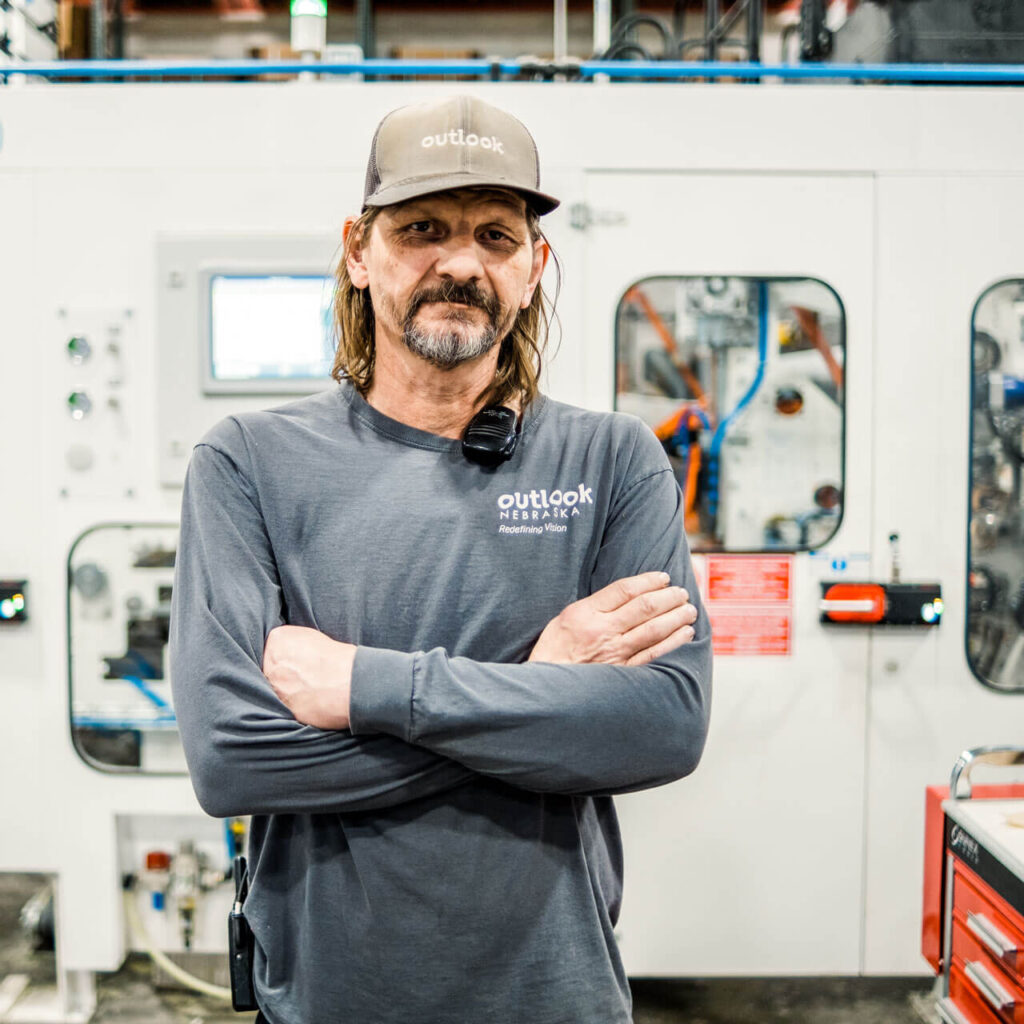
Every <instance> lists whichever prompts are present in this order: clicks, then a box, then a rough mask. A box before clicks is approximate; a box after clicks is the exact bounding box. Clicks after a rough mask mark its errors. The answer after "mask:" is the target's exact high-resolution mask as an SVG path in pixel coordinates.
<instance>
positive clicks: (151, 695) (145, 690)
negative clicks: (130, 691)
mask: <svg viewBox="0 0 1024 1024" xmlns="http://www.w3.org/2000/svg"><path fill="white" fill-rule="evenodd" d="M120 678H121V679H123V680H124V681H125V682H126V683H131V685H132V686H134V687H135V689H136V690H138V691H139V693H141V694H142V696H143V697H145V698H146V700H148V701H149V702H150V703H151V704H153V705H154V706H155V707H156V708H158V709H159V710H160V711H162V712H165V713H167V714H170V715H173V714H174V711H173V710H172V708H171V705H170V704H168V703H167V701H165V700H164V699H163V697H161V696H160V694H159V693H157V692H156V690H153V689H150V687H148V686H147V685H146V684H145V683H144V682H143V681H142V680H141V679H140V678H139V677H138V676H121V677H120ZM163 717H166V714H165V715H161V718H163Z"/></svg>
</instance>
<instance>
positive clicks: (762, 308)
mask: <svg viewBox="0 0 1024 1024" xmlns="http://www.w3.org/2000/svg"><path fill="white" fill-rule="evenodd" d="M767 362H768V282H767V281H758V282H757V373H755V374H754V379H753V380H752V381H751V383H750V387H748V388H747V390H746V392H745V393H744V395H743V397H742V398H741V399H740V400H739V401H738V402H737V403H736V407H735V408H734V409H733V410H732V412H730V413H729V415H728V416H726V417H725V418H724V419H723V420H722V421H721V422H720V423H719V424H718V429H717V430H715V433H714V435H713V436H712V438H711V450H710V453H709V456H710V457H709V465H708V511H709V512H710V513H711V515H713V516H715V515H717V514H718V462H719V456H720V455H721V451H722V443H723V442H724V441H725V435H726V433H727V431H728V430H729V428H730V427H731V426H732V425H733V423H735V422H736V419H737V417H738V416H739V415H740V413H742V412H743V410H744V409H746V407H747V406H748V405H750V403H751V402H752V401H753V400H754V395H756V394H757V392H758V391H759V390H760V388H761V385H762V384H763V383H764V370H765V364H766V363H767Z"/></svg>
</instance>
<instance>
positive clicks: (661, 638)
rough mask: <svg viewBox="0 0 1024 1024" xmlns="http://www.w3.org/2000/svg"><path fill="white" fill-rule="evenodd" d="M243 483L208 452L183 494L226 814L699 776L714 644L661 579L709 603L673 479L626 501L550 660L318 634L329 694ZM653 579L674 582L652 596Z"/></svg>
mask: <svg viewBox="0 0 1024 1024" xmlns="http://www.w3.org/2000/svg"><path fill="white" fill-rule="evenodd" d="M243 468H244V467H239V466H238V465H236V464H235V462H233V461H232V460H231V459H230V458H229V457H228V456H226V455H225V454H224V453H223V452H221V451H220V450H219V449H217V448H213V447H210V446H208V445H201V446H199V447H198V448H197V449H196V452H195V454H194V456H193V460H192V464H191V466H190V469H189V474H188V479H187V481H186V486H185V491H184V495H183V505H182V526H181V539H180V544H179V549H178V565H177V571H176V578H175V587H174V611H173V614H172V622H171V668H172V685H173V687H174V697H175V708H176V711H177V715H178V721H179V726H180V729H181V735H182V740H183V743H184V746H185V752H186V757H187V760H188V765H189V770H190V773H191V775H192V782H193V786H194V787H195V790H196V794H197V796H198V798H199V802H200V804H201V805H202V806H203V808H204V809H205V810H206V811H207V812H208V813H210V814H212V815H214V816H217V817H223V816H229V815H235V814H287V813H330V812H358V811H366V810H377V809H381V808H386V807H389V806H394V805H396V804H400V803H403V802H406V801H408V800H414V799H420V798H424V797H428V796H432V795H435V794H439V793H443V792H446V791H447V790H450V789H452V788H453V787H456V786H460V785H463V784H465V783H466V782H467V781H470V780H472V779H474V778H477V777H479V776H480V775H485V776H489V777H491V778H497V779H501V780H503V781H505V782H508V783H509V784H512V785H515V786H519V787H521V788H523V789H528V790H534V791H540V792H557V793H571V794H592V793H614V792H625V791H629V790H633V789H641V788H645V787H648V786H653V785H658V784H661V783H663V782H668V781H671V780H672V779H674V778H679V777H681V776H682V775H685V774H687V773H688V772H689V771H691V770H692V769H693V767H694V766H695V765H696V763H697V760H698V759H699V756H700V753H701V750H702V748H703V743H704V738H705V735H706V730H707V717H708V710H709V703H710V634H709V630H708V627H707V621H706V616H704V615H698V617H697V619H696V621H695V622H694V621H693V619H692V614H693V612H692V611H686V612H685V613H684V611H683V609H684V607H685V605H686V604H687V603H688V602H687V600H686V598H685V597H684V596H683V593H682V592H680V591H679V590H676V589H675V588H672V587H669V586H666V585H665V583H664V582H663V575H657V574H666V573H667V574H668V575H669V576H670V577H671V579H672V580H673V581H675V582H677V583H678V584H680V585H681V586H682V587H683V588H684V589H685V590H686V591H689V592H690V593H691V594H692V593H693V585H692V571H691V567H690V563H689V557H688V554H687V552H686V543H685V537H684V534H683V530H682V510H681V508H680V507H679V495H678V488H677V487H676V486H675V482H674V480H673V479H672V478H671V474H670V473H668V472H667V471H666V472H665V473H664V474H660V475H656V476H655V477H654V478H652V479H651V480H650V481H645V482H644V485H643V487H642V488H640V487H637V488H635V489H634V490H635V491H636V492H637V493H635V494H633V493H630V494H627V495H625V496H624V497H623V499H622V502H621V505H620V507H619V508H618V509H617V510H616V512H615V514H614V515H613V517H612V519H611V521H610V522H609V524H608V526H607V527H606V531H605V535H604V538H603V543H602V545H601V548H600V551H599V552H598V555H597V560H596V564H595V567H594V572H593V575H592V585H593V588H594V594H593V595H592V596H591V597H590V598H586V599H584V601H581V602H576V603H575V604H573V605H570V606H569V608H567V609H565V610H564V611H563V612H562V613H561V614H560V615H559V616H557V617H556V618H555V619H554V620H553V621H552V622H551V623H549V624H548V626H547V627H546V628H545V630H544V631H543V634H542V635H541V637H540V638H539V640H538V642H537V646H536V647H535V649H534V652H533V656H532V657H533V660H531V661H529V662H527V663H524V664H514V665H513V664H509V665H506V664H498V663H483V662H476V661H473V660H471V659H468V658H458V657H449V656H448V654H447V653H446V652H445V651H443V650H441V649H435V650H432V651H425V652H412V653H406V652H399V651H388V650H381V649H376V648H369V647H359V648H353V647H352V646H351V645H348V644H338V642H337V641H334V640H331V639H330V638H329V637H322V638H321V635H320V634H316V637H317V640H316V643H317V644H318V645H320V646H319V648H316V647H311V648H310V649H313V650H316V651H318V653H317V654H316V655H315V657H316V660H317V662H318V664H319V662H320V661H321V660H322V661H323V671H322V674H321V675H320V677H319V678H320V679H321V680H322V681H323V682H324V685H323V686H321V687H317V686H312V687H310V685H309V684H310V682H311V680H310V678H309V676H310V675H311V673H309V672H308V671H306V670H305V669H303V668H302V667H301V666H300V665H298V664H296V663H295V661H296V659H298V658H299V657H300V655H299V654H297V653H295V652H294V651H291V652H290V653H289V651H287V650H286V648H288V647H289V642H290V640H292V639H294V634H293V633H292V629H293V628H296V627H286V626H285V623H284V621H283V618H282V598H281V583H280V580H279V578H278V576H277V567H276V562H275V560H274V557H273V551H272V548H271V545H270V541H269V538H268V535H267V530H266V524H265V522H264V520H263V517H262V513H261V511H260V508H259V502H258V499H257V496H256V494H255V492H254V490H253V488H252V485H251V483H250V482H249V477H248V475H247V474H246V473H245V472H243ZM637 538H640V539H639V540H638V539H637ZM645 569H647V570H651V569H653V570H654V572H655V578H656V579H657V581H658V582H657V585H655V586H651V583H652V577H651V576H647V577H646V582H644V579H643V576H642V575H641V574H642V573H643V570H645ZM634 576H640V577H641V579H640V582H639V583H637V581H632V584H631V582H630V580H629V577H634ZM616 581H620V582H618V583H616ZM609 584H611V585H612V586H611V588H610V589H609ZM631 586H633V587H634V589H630V588H631ZM637 586H638V587H639V588H640V592H637V591H636V589H635V587H637ZM629 594H633V595H634V596H633V597H628V595H629ZM624 595H627V599H626V600H620V598H622V597H623V596H624ZM635 600H638V601H639V602H640V603H639V604H638V605H636V606H634V607H632V608H630V607H628V606H629V605H630V603H631V602H632V601H635ZM698 611H699V609H698ZM687 619H690V622H692V625H690V624H689V623H688V622H687V621H686V620H687ZM634 621H636V622H639V625H636V624H632V623H633V622H634ZM652 623H653V624H654V626H652V625H651V624H652ZM279 627H285V628H280V629H279ZM652 628H653V629H654V632H651V631H650V630H651V629H652ZM645 629H646V632H645ZM690 629H692V630H693V631H694V634H695V635H694V638H693V640H692V641H691V642H685V640H686V637H687V635H688V633H687V632H686V631H687V630H690ZM635 630H639V632H634V631H635ZM311 632H313V633H315V631H311ZM624 638H629V639H624ZM310 639H311V638H310V637H308V636H307V637H305V640H310ZM268 640H269V644H268ZM335 644H337V646H328V645H335ZM680 644H681V645H680ZM279 645H280V646H279ZM671 645H675V646H671ZM304 650H305V653H304V654H303V655H301V657H306V656H307V655H308V654H309V649H304ZM587 657H590V658H591V659H592V660H591V661H590V662H589V663H586V664H581V663H579V662H580V661H583V660H586V658H587ZM601 658H604V659H605V660H603V661H601V660H600V659H601ZM264 668H266V670H267V674H266V675H265V674H264ZM312 675H313V676H315V675H316V673H315V672H314V673H312ZM300 678H302V679H305V682H304V683H302V684H301V685H298V684H296V679H300ZM268 679H270V680H271V681H272V682H273V683H274V685H276V686H277V688H278V690H277V692H275V689H274V688H273V687H272V686H271V685H269V684H268ZM289 679H290V680H291V682H289V681H288V680H289ZM289 687H291V689H289ZM346 687H347V694H346V693H345V690H346ZM317 689H321V690H325V691H327V693H326V694H324V693H320V694H317V693H316V691H317ZM311 693H312V694H313V695H312V696H311ZM282 696H283V697H284V698H285V699H282ZM325 697H326V699H325ZM289 701H290V702H291V703H290V704H289ZM303 702H306V703H305V704H303ZM292 705H294V707H293V706H292ZM320 713H326V714H327V715H328V716H329V717H327V718H317V719H316V720H317V721H319V722H320V725H314V724H310V722H309V721H307V720H306V719H310V720H312V719H313V718H314V716H317V715H318V714H320ZM331 716H334V717H331ZM343 722H344V723H345V724H342V723H343ZM346 726H347V727H346Z"/></svg>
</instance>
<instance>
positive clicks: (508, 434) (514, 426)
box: [462, 405, 519, 468]
mask: <svg viewBox="0 0 1024 1024" xmlns="http://www.w3.org/2000/svg"><path fill="white" fill-rule="evenodd" d="M518 443H519V416H518V415H517V414H516V412H515V410H514V409H509V408H508V406H505V405H488V406H487V407H486V408H483V409H481V410H480V411H479V412H478V413H477V414H476V415H475V416H474V417H473V418H472V419H471V420H470V421H469V426H468V427H466V432H465V434H463V435H462V454H463V455H464V456H465V457H466V458H467V459H469V461H470V462H476V463H478V464H479V465H481V466H488V467H492V468H493V467H494V466H497V465H498V464H499V463H502V462H505V461H506V460H507V459H511V458H512V456H513V455H514V454H515V450H516V445H517V444H518Z"/></svg>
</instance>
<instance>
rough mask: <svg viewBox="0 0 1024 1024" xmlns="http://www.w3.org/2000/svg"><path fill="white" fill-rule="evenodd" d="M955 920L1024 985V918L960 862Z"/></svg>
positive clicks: (956, 873)
mask: <svg viewBox="0 0 1024 1024" xmlns="http://www.w3.org/2000/svg"><path fill="white" fill-rule="evenodd" d="M953 919H954V921H956V922H959V923H960V924H961V925H963V927H964V928H966V929H967V930H968V931H969V932H970V933H971V934H972V935H973V936H974V938H975V940H976V941H977V942H979V943H981V945H982V946H984V947H985V949H986V950H987V951H988V954H989V956H990V957H991V958H992V959H993V960H995V961H996V962H997V963H998V964H999V965H1000V967H1001V968H1002V969H1003V970H1004V971H1006V972H1007V973H1008V975H1009V976H1010V978H1011V979H1012V980H1014V981H1015V982H1016V983H1017V984H1018V985H1021V986H1024V918H1022V917H1021V915H1020V914H1018V913H1017V911H1016V910H1014V909H1013V907H1011V906H1010V905H1009V904H1008V903H1007V902H1006V901H1005V900H1004V899H1002V898H1001V897H1000V896H999V895H997V894H996V893H994V892H993V891H992V889H991V888H990V887H989V886H988V885H986V884H985V882H983V881H981V879H979V878H977V877H976V876H975V875H973V874H972V873H971V872H969V871H968V870H966V869H965V868H964V867H963V865H962V864H960V863H959V862H955V870H954V876H953Z"/></svg>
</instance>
